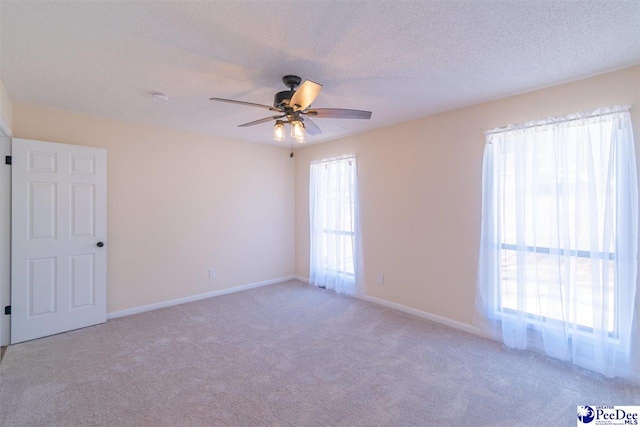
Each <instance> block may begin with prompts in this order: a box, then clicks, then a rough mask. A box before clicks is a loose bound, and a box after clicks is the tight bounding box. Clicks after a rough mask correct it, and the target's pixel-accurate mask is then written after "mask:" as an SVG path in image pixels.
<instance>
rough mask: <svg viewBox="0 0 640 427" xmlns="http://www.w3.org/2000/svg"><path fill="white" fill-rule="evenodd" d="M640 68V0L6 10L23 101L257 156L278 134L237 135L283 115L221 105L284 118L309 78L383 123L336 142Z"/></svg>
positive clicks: (6, 51) (326, 126)
mask: <svg viewBox="0 0 640 427" xmlns="http://www.w3.org/2000/svg"><path fill="white" fill-rule="evenodd" d="M638 63H640V2H638V1H633V0H631V1H608V2H607V1H564V0H558V1H533V0H531V1H483V0H478V1H473V2H470V1H445V0H443V1H396V2H391V1H382V0H380V1H366V2H365V1H357V2H356V1H255V2H254V1H207V2H183V1H174V2H153V1H149V2H146V1H145V2H143V1H134V2H113V1H87V2H61V1H54V2H36V1H21V2H18V1H15V2H14V1H4V0H2V1H0V79H1V80H2V81H3V82H4V84H5V86H6V88H7V91H8V93H9V96H10V97H11V98H12V99H13V100H14V101H15V102H21V103H31V104H36V105H41V106H45V107H53V108H61V109H66V110H72V111H77V112H83V113H89V114H97V115H102V116H109V117H114V118H118V119H123V120H129V121H135V122H141V123H147V124H153V125H159V126H164V127H168V128H174V129H181V130H187V131H191V132H198V133H206V134H211V135H217V136H221V137H228V138H234V139H240V140H245V141H250V142H256V143H274V142H273V141H272V131H271V125H270V124H261V125H257V126H255V127H251V128H237V127H236V125H238V124H241V123H245V122H248V121H252V120H256V119H259V118H262V117H267V116H269V115H271V114H270V112H269V111H266V110H260V109H253V108H250V107H243V106H237V105H231V104H224V103H214V102H211V101H209V100H208V99H209V98H210V97H212V96H216V97H222V98H233V99H240V100H244V101H249V102H256V103H262V104H271V103H272V101H273V95H274V94H275V92H278V91H281V90H285V87H284V85H283V84H282V83H281V80H280V79H281V77H282V76H283V75H285V74H297V75H299V76H301V77H302V78H303V79H310V80H313V81H316V82H318V83H321V84H323V85H324V89H323V91H322V93H321V94H320V96H319V97H318V99H317V100H316V102H315V103H314V106H315V107H318V108H319V107H329V108H353V109H362V110H370V111H373V116H372V118H371V120H368V121H367V120H338V119H316V120H315V121H316V123H317V124H318V125H319V126H320V127H321V128H322V129H323V131H324V133H323V134H322V135H320V136H316V137H308V138H307V139H308V141H309V142H321V141H327V140H331V139H335V138H338V137H341V136H345V135H349V134H353V133H358V132H362V131H365V130H369V129H374V128H379V127H382V126H385V125H389V124H393V123H399V122H403V121H406V120H410V119H414V118H418V117H422V116H425V115H428V114H433V113H437V112H442V111H446V110H450V109H454V108H459V107H462V106H466V105H471V104H476V103H479V102H483V101H487V100H491V99H496V98H500V97H504V96H508V95H512V94H516V93H520V92H524V91H528V90H532V89H537V88H540V87H544V86H549V85H553V84H557V83H561V82H565V81H570V80H575V79H580V78H584V77H588V76H591V75H595V74H599V73H602V72H606V71H610V70H614V69H618V68H623V67H627V66H632V65H635V64H638ZM155 91H159V92H164V93H166V94H167V95H168V96H169V98H170V101H169V102H168V103H160V102H157V101H153V99H152V97H151V96H150V93H152V92H155ZM281 144H282V143H281ZM286 144H287V145H288V144H290V142H289V138H287V142H286Z"/></svg>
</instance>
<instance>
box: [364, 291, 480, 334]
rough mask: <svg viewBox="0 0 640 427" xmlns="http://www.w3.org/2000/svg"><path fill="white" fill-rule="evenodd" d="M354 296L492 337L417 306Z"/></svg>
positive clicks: (471, 332) (472, 327)
mask: <svg viewBox="0 0 640 427" xmlns="http://www.w3.org/2000/svg"><path fill="white" fill-rule="evenodd" d="M356 298H359V299H361V300H363V301H368V302H372V303H374V304H378V305H382V306H385V307H388V308H392V309H394V310H398V311H402V312H404V313H408V314H412V315H414V316H418V317H422V318H423V319H427V320H431V321H433V322H436V323H440V324H442V325H446V326H450V327H452V328H455V329H459V330H461V331H464V332H468V333H470V334H474V335H478V336H481V337H483V338H489V339H492V338H491V336H489V335H488V334H486V333H484V332H483V331H481V330H480V329H478V328H476V327H474V326H471V325H468V324H466V323H462V322H458V321H457V320H451V319H447V318H446V317H442V316H438V315H436V314H432V313H428V312H426V311H422V310H418V309H417V308H412V307H407V306H406V305H402V304H398V303H395V302H391V301H387V300H384V299H380V298H375V297H372V296H369V295H358V296H357V297H356Z"/></svg>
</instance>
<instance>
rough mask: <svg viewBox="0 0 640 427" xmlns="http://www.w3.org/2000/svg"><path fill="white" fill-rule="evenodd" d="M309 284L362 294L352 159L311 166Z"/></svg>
mask: <svg viewBox="0 0 640 427" xmlns="http://www.w3.org/2000/svg"><path fill="white" fill-rule="evenodd" d="M309 220H310V223H309V228H310V233H311V234H310V255H311V259H310V272H309V283H311V284H312V285H316V286H321V287H326V288H327V289H334V290H335V291H336V292H338V293H342V294H348V295H355V294H357V293H360V292H361V291H362V287H363V286H362V281H361V277H362V275H361V273H360V272H361V255H362V251H361V245H360V226H359V221H358V173H357V165H356V157H355V155H348V156H343V157H340V158H333V159H324V160H319V161H316V162H312V163H311V170H310V180H309Z"/></svg>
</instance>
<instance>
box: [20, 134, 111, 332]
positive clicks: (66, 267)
mask: <svg viewBox="0 0 640 427" xmlns="http://www.w3.org/2000/svg"><path fill="white" fill-rule="evenodd" d="M11 169H12V176H11V203H12V209H11V213H12V218H11V234H12V238H11V255H12V258H11V343H13V344H15V343H18V342H22V341H27V340H31V339H34V338H39V337H43V336H47V335H52V334H57V333H60V332H64V331H68V330H71V329H77V328H82V327H85V326H90V325H95V324H97V323H102V322H105V321H106V316H107V292H106V291H107V250H106V249H107V248H106V246H105V245H106V237H107V151H106V150H105V149H102V148H93V147H83V146H77V145H68V144H57V143H53V142H43V141H32V140H25V139H16V138H14V139H13V146H12V166H11Z"/></svg>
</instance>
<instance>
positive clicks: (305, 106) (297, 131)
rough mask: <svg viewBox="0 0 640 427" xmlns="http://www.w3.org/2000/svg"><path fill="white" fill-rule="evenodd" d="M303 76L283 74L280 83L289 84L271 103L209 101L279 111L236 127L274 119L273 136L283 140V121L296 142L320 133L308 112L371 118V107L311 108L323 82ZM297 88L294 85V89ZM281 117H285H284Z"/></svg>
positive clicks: (311, 114) (334, 116) (336, 116)
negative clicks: (368, 108) (274, 114)
mask: <svg viewBox="0 0 640 427" xmlns="http://www.w3.org/2000/svg"><path fill="white" fill-rule="evenodd" d="M300 82H302V79H301V78H300V77H298V76H293V75H288V76H284V77H283V78H282V83H284V85H285V86H287V87H288V88H289V90H284V91H281V92H278V93H276V94H275V96H274V98H273V107H271V106H269V105H264V104H256V103H253V102H245V101H236V100H233V99H225V98H210V100H211V101H218V102H228V103H231V104H239V105H246V106H249V107H256V108H263V109H267V110H270V111H275V112H278V113H280V115H278V116H271V117H265V118H264V119H259V120H254V121H252V122H249V123H244V124H241V125H238V127H248V126H255V125H258V124H260V123H266V122H270V121H271V120H275V121H276V123H275V124H274V125H273V139H274V140H275V141H279V142H280V141H284V138H285V133H284V125H285V124H289V125H291V137H292V138H293V139H295V140H296V141H297V142H299V143H304V142H305V137H306V134H307V133H308V134H309V135H319V134H321V133H322V131H321V130H320V128H319V127H318V125H316V124H315V122H314V121H313V120H311V118H310V116H313V117H318V118H331V119H370V118H371V111H362V110H346V109H341V108H316V109H311V103H312V102H313V101H315V99H316V98H317V97H318V95H319V94H320V91H321V90H322V85H321V84H318V83H315V82H312V81H311V80H305V81H304V83H302V84H300ZM296 88H297V89H296ZM283 119H284V120H283Z"/></svg>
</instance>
